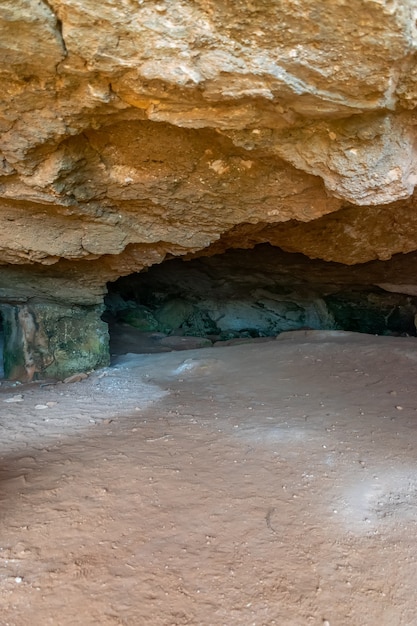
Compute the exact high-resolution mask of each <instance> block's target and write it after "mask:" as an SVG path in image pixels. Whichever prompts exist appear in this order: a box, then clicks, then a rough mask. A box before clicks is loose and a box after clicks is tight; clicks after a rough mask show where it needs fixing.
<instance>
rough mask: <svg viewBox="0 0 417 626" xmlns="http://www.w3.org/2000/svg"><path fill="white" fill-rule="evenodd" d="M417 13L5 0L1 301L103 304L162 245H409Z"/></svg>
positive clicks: (348, 252)
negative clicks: (111, 287)
mask: <svg viewBox="0 0 417 626" xmlns="http://www.w3.org/2000/svg"><path fill="white" fill-rule="evenodd" d="M416 15H417V4H416V0H377V1H376V0H349V2H346V1H345V0H308V1H307V0H294V1H292V2H287V1H285V0H260V1H259V2H254V1H253V0H242V1H241V2H239V3H235V2H231V0H197V1H196V2H192V3H190V2H188V1H186V0H149V1H148V0H147V1H146V2H144V1H142V0H139V1H138V2H132V1H131V0H120V1H119V0H118V1H116V0H103V2H100V3H97V2H96V0H48V2H46V0H5V1H4V2H2V3H1V6H0V52H1V54H0V85H1V88H2V89H1V96H0V111H1V115H0V206H1V211H0V302H2V303H3V304H10V306H14V307H15V306H19V307H21V306H25V305H26V304H27V303H28V301H29V299H30V298H32V297H35V298H37V299H38V302H40V301H42V300H45V301H48V302H49V301H53V302H54V303H55V304H57V305H59V306H64V307H71V306H72V305H76V306H82V307H90V306H99V305H100V303H101V302H102V298H103V295H104V293H105V291H106V283H107V282H108V281H111V280H115V279H116V278H117V277H119V276H122V275H126V274H129V273H131V272H135V271H139V270H142V269H144V268H146V267H149V266H151V265H153V264H155V263H159V262H161V261H162V260H163V259H164V258H166V257H168V256H181V255H190V254H200V255H201V254H205V253H209V254H211V253H214V252H215V251H220V250H221V249H226V248H227V247H251V246H253V245H255V244H256V243H260V242H271V243H272V244H273V245H276V246H280V247H282V248H284V249H285V250H288V251H292V252H303V253H304V254H306V255H308V256H311V257H318V258H322V259H325V260H328V261H338V262H342V263H348V264H357V263H363V262H366V261H370V260H373V259H388V258H390V256H391V255H393V254H396V253H400V252H412V251H414V250H417V232H416V229H417V227H416V224H415V218H414V214H415V213H416V211H415V204H416V194H415V192H414V188H415V185H416V182H417V165H416V164H417V158H416V157H417V154H416V145H417V141H416V139H417V136H416V135H417V129H416V123H415V111H414V110H415V106H416V104H417V70H416V56H417V27H416ZM382 282H385V283H386V282H387V281H382ZM403 284H407V285H408V288H409V289H412V284H411V283H410V282H409V281H408V282H407V283H405V281H403ZM97 311H98V309H97ZM96 321H97V324H98V325H100V319H99V315H98V313H97V314H96ZM100 351H101V348H100V349H99V350H98V357H97V358H98V362H101V352H100ZM48 354H49V357H48V358H50V353H48ZM39 367H40V368H41V370H42V368H44V366H43V365H42V364H40V365H39ZM48 367H49V366H48ZM71 367H72V366H71Z"/></svg>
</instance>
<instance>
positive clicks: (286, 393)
mask: <svg viewBox="0 0 417 626" xmlns="http://www.w3.org/2000/svg"><path fill="white" fill-rule="evenodd" d="M416 348H417V340H416V339H414V338H393V337H373V336H370V335H357V334H354V333H344V332H332V331H330V332H321V331H299V332H294V333H285V334H283V335H280V337H279V338H278V339H277V340H275V341H271V342H269V343H262V344H253V345H240V346H233V347H225V348H206V349H201V350H191V351H186V352H171V353H164V354H146V355H126V356H121V357H118V358H117V361H116V363H115V365H113V366H112V367H110V368H108V369H106V370H102V371H99V372H94V373H92V374H91V375H90V376H89V378H88V379H86V380H83V381H81V382H77V383H74V384H63V383H58V384H56V385H47V386H42V385H41V384H40V383H34V384H32V385H12V384H11V383H7V382H4V381H3V383H2V384H1V386H0V409H1V414H0V415H1V417H0V432H1V437H0V452H1V458H0V469H1V474H0V502H1V509H0V528H1V532H0V624H1V626H26V625H30V626H41V625H42V626H45V625H48V624H53V625H54V626H61V625H62V626H70V625H71V626H72V625H74V626H75V625H77V626H79V625H83V626H89V625H91V624H98V625H100V626H101V625H102V626H107V625H109V626H110V625H124V626H142V625H144V626H145V625H146V626H148V625H150V626H179V625H193V626H194V625H195V626H200V625H201V626H234V625H236V626H272V625H277V626H304V625H310V624H311V625H320V626H329V625H330V626H345V625H346V626H347V625H349V626H350V625H354V626H371V625H372V626H374V625H377V626H396V625H401V626H406V625H415V624H417V541H416V530H417V452H416V450H417V388H416V384H415V382H416V378H417V349H416Z"/></svg>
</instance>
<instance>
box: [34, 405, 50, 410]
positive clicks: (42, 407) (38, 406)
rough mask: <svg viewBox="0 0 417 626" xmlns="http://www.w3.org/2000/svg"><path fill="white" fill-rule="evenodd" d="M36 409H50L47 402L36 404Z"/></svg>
mask: <svg viewBox="0 0 417 626" xmlns="http://www.w3.org/2000/svg"><path fill="white" fill-rule="evenodd" d="M35 409H38V410H39V411H40V410H43V409H49V407H48V405H47V404H35Z"/></svg>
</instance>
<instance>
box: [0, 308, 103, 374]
mask: <svg viewBox="0 0 417 626" xmlns="http://www.w3.org/2000/svg"><path fill="white" fill-rule="evenodd" d="M102 311H103V308H102V306H100V305H99V306H91V307H80V306H72V307H71V308H68V307H65V306H63V305H59V304H56V303H46V302H41V303H34V302H31V303H30V304H20V305H14V306H13V305H10V304H9V305H3V306H2V307H1V312H2V316H3V323H4V338H5V340H4V371H5V375H6V377H7V378H17V379H19V380H23V381H31V380H33V379H34V378H45V377H51V378H64V377H65V376H66V375H67V374H72V373H75V372H79V371H88V370H91V369H94V368H97V367H103V366H105V365H108V363H109V359H108V331H107V325H106V324H105V323H104V322H101V320H100V315H101V313H102Z"/></svg>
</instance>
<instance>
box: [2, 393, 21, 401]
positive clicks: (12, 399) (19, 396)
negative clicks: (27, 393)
mask: <svg viewBox="0 0 417 626" xmlns="http://www.w3.org/2000/svg"><path fill="white" fill-rule="evenodd" d="M3 402H23V396H22V394H21V393H18V394H16V395H15V396H12V397H11V398H6V400H3Z"/></svg>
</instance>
